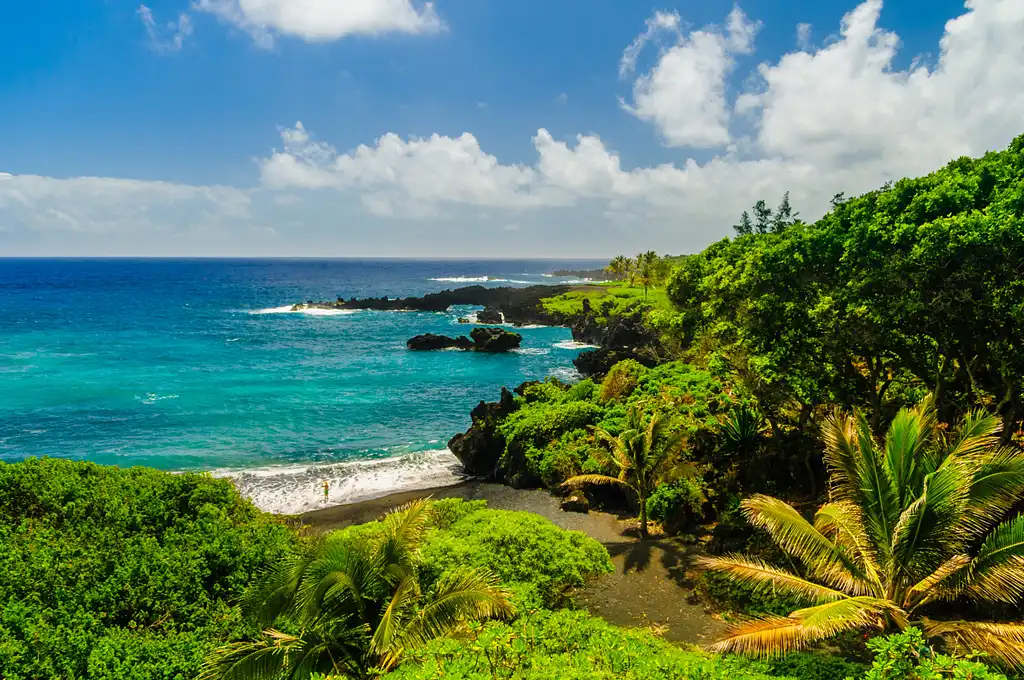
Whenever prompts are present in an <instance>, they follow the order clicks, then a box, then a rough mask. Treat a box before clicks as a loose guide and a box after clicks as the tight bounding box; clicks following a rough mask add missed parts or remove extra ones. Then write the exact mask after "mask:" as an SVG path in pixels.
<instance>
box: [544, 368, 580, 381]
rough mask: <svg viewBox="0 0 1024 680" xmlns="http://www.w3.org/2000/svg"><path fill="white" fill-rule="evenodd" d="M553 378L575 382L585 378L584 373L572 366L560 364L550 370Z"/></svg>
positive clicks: (549, 372)
mask: <svg viewBox="0 0 1024 680" xmlns="http://www.w3.org/2000/svg"><path fill="white" fill-rule="evenodd" d="M548 375H549V376H551V377H552V378H558V379H559V380H561V381H562V382H567V383H574V382H579V381H580V380H582V379H583V375H582V374H581V373H580V372H579V371H577V370H576V369H575V368H573V367H571V366H559V367H558V368H552V369H551V370H550V371H548Z"/></svg>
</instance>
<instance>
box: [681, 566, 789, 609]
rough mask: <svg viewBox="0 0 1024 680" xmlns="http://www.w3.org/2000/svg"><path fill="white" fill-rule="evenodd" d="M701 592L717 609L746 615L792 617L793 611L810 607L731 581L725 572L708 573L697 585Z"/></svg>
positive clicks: (770, 592)
mask: <svg viewBox="0 0 1024 680" xmlns="http://www.w3.org/2000/svg"><path fill="white" fill-rule="evenodd" d="M697 591H698V592H699V593H700V594H701V595H702V596H703V597H704V598H705V599H707V600H708V601H709V602H710V603H711V604H712V605H713V606H714V607H715V609H718V610H721V611H726V612H741V613H743V614H775V615H777V616H788V615H789V613H790V612H792V611H794V610H795V609H799V608H800V607H803V606H806V603H805V602H803V601H802V600H796V599H794V598H791V597H787V596H785V595H782V594H779V593H775V592H772V591H771V590H767V589H762V588H757V587H755V586H752V585H750V584H747V583H736V582H735V581H730V580H729V579H728V578H727V577H726V576H724V575H723V574H721V573H718V572H713V571H708V572H704V573H703V574H702V575H701V577H700V580H699V581H698V582H697Z"/></svg>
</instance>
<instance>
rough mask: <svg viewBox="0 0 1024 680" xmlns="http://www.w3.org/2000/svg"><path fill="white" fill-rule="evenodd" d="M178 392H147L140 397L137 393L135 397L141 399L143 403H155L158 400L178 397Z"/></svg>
mask: <svg viewBox="0 0 1024 680" xmlns="http://www.w3.org/2000/svg"><path fill="white" fill-rule="evenodd" d="M177 398H178V395H177V394H156V393H155V392H147V393H146V396H144V397H140V396H138V395H135V399H137V400H138V401H141V402H142V403H143V404H155V403H156V402H158V401H164V400H165V399H177Z"/></svg>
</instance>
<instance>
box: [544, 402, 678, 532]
mask: <svg viewBox="0 0 1024 680" xmlns="http://www.w3.org/2000/svg"><path fill="white" fill-rule="evenodd" d="M668 426H669V422H668V421H667V420H666V419H665V418H664V417H662V416H661V415H660V414H657V413H656V414H654V415H653V416H651V419H650V420H649V421H648V422H647V423H646V424H645V423H644V422H643V417H642V416H641V414H640V411H639V410H638V409H637V408H636V407H635V406H631V407H630V408H629V411H627V413H626V429H625V430H623V431H622V433H621V434H620V435H619V436H617V437H614V436H612V435H611V434H610V433H609V432H608V431H607V430H604V429H603V428H600V427H598V428H595V429H594V434H595V435H596V436H597V438H598V439H600V440H602V441H604V442H606V443H607V444H608V445H609V447H610V448H611V455H610V456H609V455H608V454H607V453H606V452H605V451H604V450H603V449H601V448H597V447H595V449H594V451H593V456H594V458H595V459H597V461H598V463H600V464H601V465H602V466H603V467H605V468H617V469H618V475H616V476H615V477H612V476H610V475H577V476H576V477H571V478H570V479H567V480H566V481H565V482H564V486H566V487H568V488H574V487H579V486H583V485H585V484H616V485H618V486H622V487H625V488H627V489H629V490H630V491H632V492H633V493H635V494H636V496H637V500H638V501H639V503H640V536H641V537H643V538H647V499H648V498H649V497H650V495H651V494H652V493H654V489H655V487H656V486H657V485H658V483H659V482H660V481H661V479H662V477H663V476H664V475H665V474H666V473H667V472H669V471H670V470H671V469H672V468H673V467H678V462H679V453H680V451H681V449H682V447H683V444H684V441H685V440H684V433H682V432H675V433H671V432H669V427H668Z"/></svg>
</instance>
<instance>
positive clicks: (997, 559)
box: [960, 515, 1024, 604]
mask: <svg viewBox="0 0 1024 680" xmlns="http://www.w3.org/2000/svg"><path fill="white" fill-rule="evenodd" d="M971 567H972V572H971V573H970V574H969V577H968V578H965V579H963V581H962V583H961V584H960V585H961V589H962V590H963V593H964V594H965V595H966V596H967V597H968V598H969V599H972V600H975V601H977V602H1007V603H1011V604H1013V603H1017V602H1019V601H1020V600H1021V599H1022V597H1024V515H1017V516H1016V517H1014V518H1013V519H1009V520H1007V521H1005V522H1003V523H1002V524H1000V525H999V526H998V527H996V529H995V530H994V531H992V533H990V534H989V535H988V536H987V537H986V539H985V541H984V542H983V543H982V544H981V549H980V550H979V551H978V555H977V556H976V557H975V559H974V561H973V563H972V565H971Z"/></svg>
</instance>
